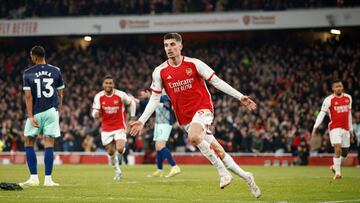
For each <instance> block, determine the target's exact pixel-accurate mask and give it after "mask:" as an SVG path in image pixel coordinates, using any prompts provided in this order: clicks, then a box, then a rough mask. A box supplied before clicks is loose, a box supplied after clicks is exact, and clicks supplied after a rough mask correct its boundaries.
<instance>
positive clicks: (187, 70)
mask: <svg viewBox="0 0 360 203" xmlns="http://www.w3.org/2000/svg"><path fill="white" fill-rule="evenodd" d="M192 72H193V71H192V70H191V68H186V69H185V73H186V75H188V76H191V75H192Z"/></svg>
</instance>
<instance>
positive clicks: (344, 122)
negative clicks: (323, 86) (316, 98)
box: [321, 94, 352, 130]
mask: <svg viewBox="0 0 360 203" xmlns="http://www.w3.org/2000/svg"><path fill="white" fill-rule="evenodd" d="M351 104H352V98H351V96H350V95H348V94H342V95H341V96H340V97H337V96H335V95H333V94H332V95H330V96H328V97H326V99H325V100H324V102H323V105H322V107H321V111H324V112H326V113H328V114H329V117H330V120H331V121H330V123H329V129H330V130H332V129H334V128H342V129H345V130H349V127H350V126H349V115H350V113H351Z"/></svg>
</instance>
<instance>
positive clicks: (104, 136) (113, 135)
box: [101, 129, 126, 146]
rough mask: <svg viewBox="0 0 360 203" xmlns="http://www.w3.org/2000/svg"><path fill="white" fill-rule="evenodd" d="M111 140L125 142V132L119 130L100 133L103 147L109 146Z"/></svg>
mask: <svg viewBox="0 0 360 203" xmlns="http://www.w3.org/2000/svg"><path fill="white" fill-rule="evenodd" d="M113 140H115V141H116V140H125V142H126V131H125V130H124V129H120V130H114V131H111V132H101V142H102V144H103V145H104V146H106V145H108V144H110V143H111V142H112V141H113Z"/></svg>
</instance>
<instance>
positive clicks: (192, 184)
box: [0, 165, 360, 203]
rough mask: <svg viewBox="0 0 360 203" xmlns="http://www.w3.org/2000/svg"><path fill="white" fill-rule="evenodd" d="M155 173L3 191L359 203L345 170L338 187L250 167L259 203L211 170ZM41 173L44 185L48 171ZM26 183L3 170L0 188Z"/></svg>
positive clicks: (60, 176) (320, 175)
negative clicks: (224, 183)
mask: <svg viewBox="0 0 360 203" xmlns="http://www.w3.org/2000/svg"><path fill="white" fill-rule="evenodd" d="M154 169H155V166H154V165H137V166H125V167H122V170H123V179H122V180H121V181H120V182H114V181H113V179H112V178H113V175H114V174H113V170H112V168H111V167H110V166H106V165H63V166H55V169H54V173H53V179H54V181H56V182H58V183H60V184H61V186H60V187H56V188H48V187H44V186H39V187H31V188H26V189H24V190H23V191H1V190H0V202H143V203H145V202H156V203H157V202H166V203H170V202H174V203H177V202H209V203H211V202H214V203H216V202H228V203H232V202H360V169H358V168H350V167H345V168H343V171H342V173H343V178H342V179H341V180H336V181H333V180H332V179H331V178H332V173H331V172H330V170H329V168H328V167H248V166H246V167H244V169H245V170H248V171H251V172H253V173H254V175H255V179H256V182H257V183H258V185H259V186H260V188H261V190H262V193H263V195H262V197H261V198H260V199H259V200H256V199H255V198H254V197H253V196H252V195H251V193H250V192H249V189H248V187H247V185H246V184H245V183H244V182H243V181H241V180H240V179H239V178H238V177H235V176H234V180H233V182H232V184H231V185H230V186H228V187H227V188H225V189H224V190H221V189H219V180H218V176H217V173H216V171H215V170H214V169H213V168H212V167H211V166H203V165H201V166H195V165H186V166H181V169H182V173H181V174H180V175H178V176H176V177H173V178H149V177H147V175H149V174H151V173H152V172H153V171H154ZM165 169H166V170H167V171H168V170H169V169H168V168H165ZM38 170H39V174H40V182H43V179H44V177H43V173H44V172H43V171H44V168H43V166H39V168H38ZM27 178H28V170H27V167H26V165H0V182H22V181H25V180H26V179H27Z"/></svg>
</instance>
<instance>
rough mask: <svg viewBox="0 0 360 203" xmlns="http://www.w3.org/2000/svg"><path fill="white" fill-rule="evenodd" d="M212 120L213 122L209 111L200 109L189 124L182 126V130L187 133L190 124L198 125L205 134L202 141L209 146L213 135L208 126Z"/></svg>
mask: <svg viewBox="0 0 360 203" xmlns="http://www.w3.org/2000/svg"><path fill="white" fill-rule="evenodd" d="M213 120H214V116H213V113H212V112H211V111H210V110H209V109H201V110H199V111H197V112H196V113H195V115H194V117H193V118H192V120H191V122H190V123H189V124H187V125H185V126H183V128H184V129H185V131H186V132H188V130H189V128H190V124H191V123H198V124H200V125H201V126H202V128H203V129H204V132H205V136H204V139H205V141H206V142H208V143H209V144H210V143H212V142H213V140H214V139H215V137H214V135H213V134H212V132H211V131H210V125H211V123H212V121H213Z"/></svg>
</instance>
